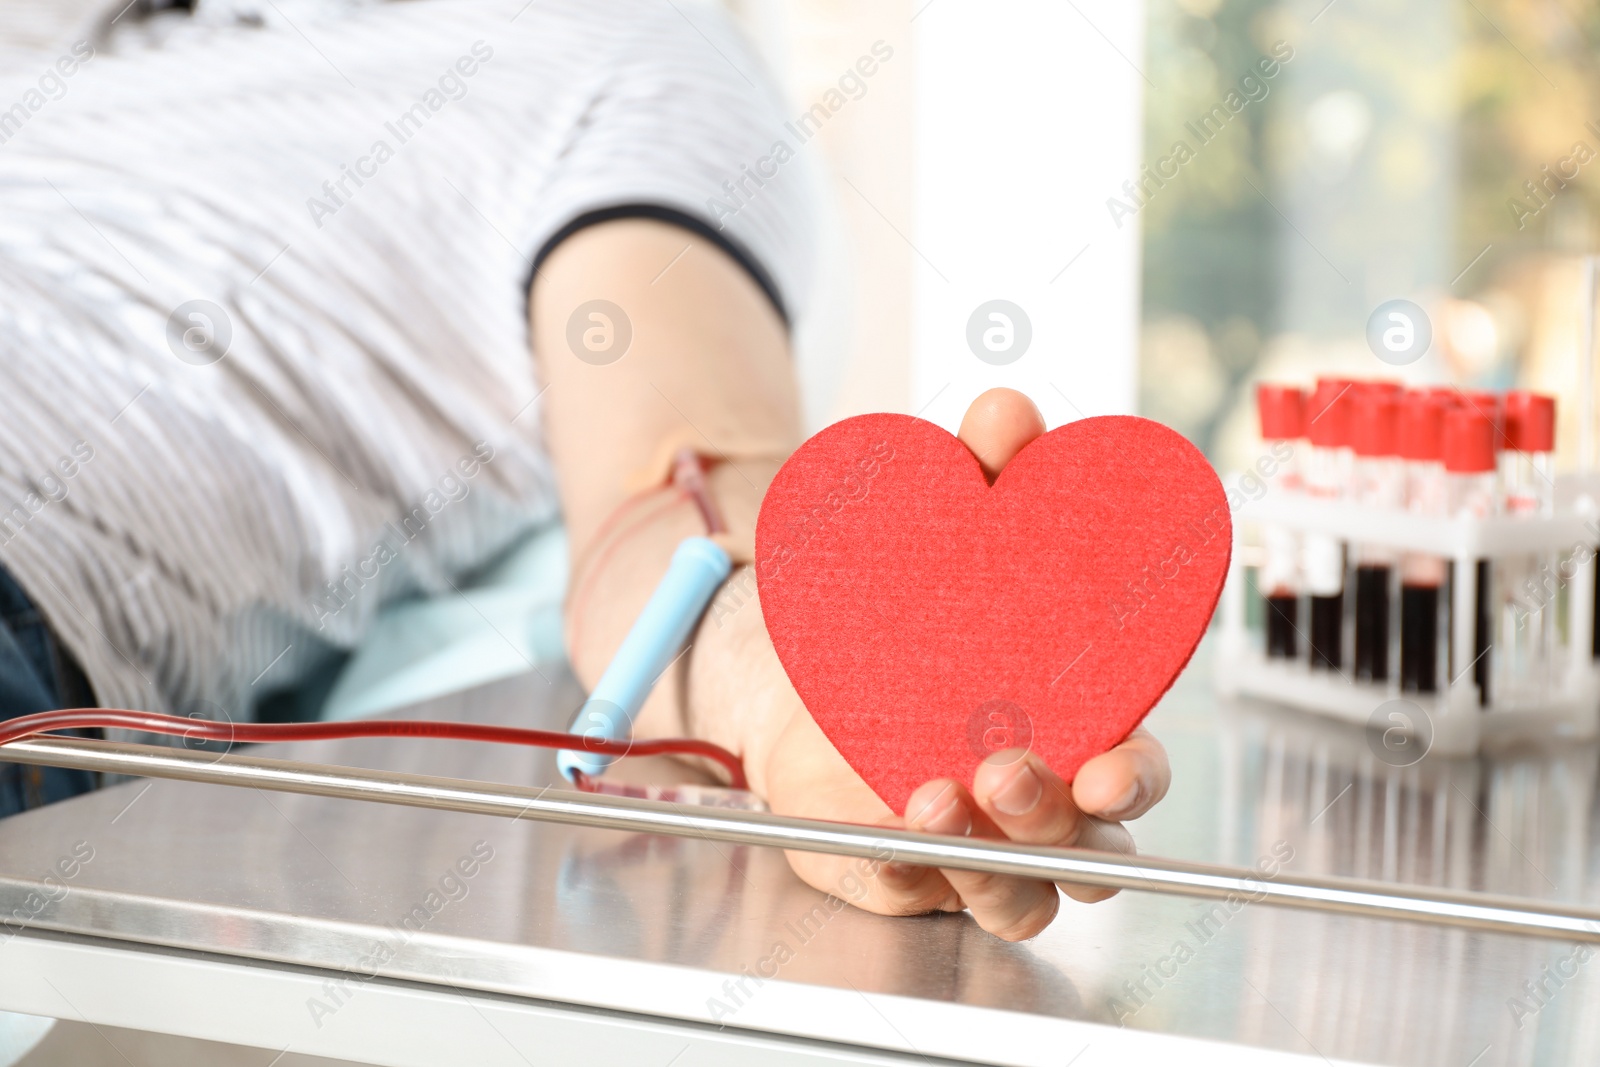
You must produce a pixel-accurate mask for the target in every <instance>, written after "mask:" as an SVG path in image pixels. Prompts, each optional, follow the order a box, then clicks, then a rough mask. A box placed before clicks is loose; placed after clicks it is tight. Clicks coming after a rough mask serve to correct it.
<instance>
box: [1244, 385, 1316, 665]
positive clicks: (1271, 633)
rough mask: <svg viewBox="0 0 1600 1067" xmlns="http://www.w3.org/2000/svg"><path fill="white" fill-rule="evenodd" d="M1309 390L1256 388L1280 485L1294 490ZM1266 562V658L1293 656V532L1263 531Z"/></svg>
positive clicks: (1296, 562)
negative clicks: (1296, 456)
mask: <svg viewBox="0 0 1600 1067" xmlns="http://www.w3.org/2000/svg"><path fill="white" fill-rule="evenodd" d="M1305 399H1306V398H1305V393H1304V392H1302V391H1301V390H1300V388H1299V387H1298V386H1293V385H1269V384H1267V383H1265V382H1263V383H1262V384H1260V385H1258V386H1256V414H1257V416H1258V417H1259V419H1260V422H1261V440H1262V442H1263V443H1264V444H1266V445H1268V446H1270V447H1271V448H1272V451H1273V454H1274V456H1275V457H1279V456H1280V455H1281V456H1282V462H1281V469H1280V473H1279V475H1278V477H1279V479H1280V481H1279V485H1280V486H1282V487H1283V488H1284V489H1285V490H1287V491H1290V492H1294V491H1297V490H1299V488H1300V476H1299V470H1298V469H1297V467H1296V465H1295V462H1294V442H1295V441H1297V440H1299V439H1300V438H1301V437H1303V436H1305ZM1261 542H1262V560H1261V569H1260V571H1259V572H1258V575H1257V581H1256V584H1257V586H1258V587H1259V588H1260V590H1261V596H1262V601H1263V603H1262V607H1263V608H1264V611H1263V616H1264V619H1265V622H1264V626H1265V629H1266V644H1267V656H1268V657H1269V658H1272V659H1294V658H1295V656H1296V654H1297V653H1298V649H1299V642H1298V641H1297V640H1296V636H1297V635H1298V633H1299V631H1300V624H1299V614H1300V609H1299V605H1300V559H1299V544H1298V542H1297V539H1296V538H1295V535H1294V532H1293V531H1291V530H1286V529H1284V528H1283V527H1281V526H1265V527H1263V528H1262V531H1261Z"/></svg>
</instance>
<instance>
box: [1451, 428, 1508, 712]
mask: <svg viewBox="0 0 1600 1067" xmlns="http://www.w3.org/2000/svg"><path fill="white" fill-rule="evenodd" d="M1494 438H1495V425H1494V420H1493V418H1492V417H1491V416H1490V415H1489V414H1488V413H1486V412H1485V411H1484V410H1483V409H1482V407H1481V406H1479V405H1465V404H1464V405H1461V406H1459V407H1454V408H1451V409H1450V410H1449V411H1447V412H1445V416H1444V434H1443V446H1442V451H1443V453H1444V469H1445V471H1446V472H1447V482H1448V484H1447V492H1448V498H1447V506H1448V508H1449V511H1450V514H1451V515H1455V516H1458V517H1459V516H1467V515H1470V516H1475V517H1478V518H1486V517H1488V516H1490V515H1493V514H1495V513H1496V512H1497V511H1498V510H1499V508H1498V501H1497V499H1496V479H1495V458H1494ZM1451 567H1452V569H1453V568H1454V567H1455V564H1454V563H1452V564H1451ZM1476 570H1477V579H1478V589H1477V597H1476V599H1475V602H1474V604H1473V610H1474V618H1473V625H1472V656H1473V658H1472V661H1471V664H1470V666H1471V669H1472V680H1473V682H1474V683H1475V684H1476V685H1477V687H1478V702H1479V703H1480V704H1484V705H1487V704H1488V703H1489V696H1490V693H1489V678H1490V673H1489V665H1490V661H1491V659H1492V653H1491V652H1490V649H1489V634H1490V632H1491V617H1490V610H1489V605H1490V604H1491V603H1492V600H1491V593H1492V590H1491V588H1490V586H1491V581H1492V575H1491V573H1490V567H1489V561H1488V560H1478V561H1477V567H1476ZM1461 579H1462V576H1461V575H1453V577H1452V582H1454V581H1459V580H1461ZM1467 667H1468V665H1467V664H1459V663H1452V664H1451V668H1450V669H1451V672H1452V674H1459V673H1460V672H1462V671H1464V670H1466V669H1467Z"/></svg>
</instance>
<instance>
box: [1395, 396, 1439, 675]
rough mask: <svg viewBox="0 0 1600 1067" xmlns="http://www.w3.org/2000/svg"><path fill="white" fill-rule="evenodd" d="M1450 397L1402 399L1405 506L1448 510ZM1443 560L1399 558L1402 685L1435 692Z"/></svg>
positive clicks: (1431, 512)
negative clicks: (1444, 437) (1445, 426)
mask: <svg viewBox="0 0 1600 1067" xmlns="http://www.w3.org/2000/svg"><path fill="white" fill-rule="evenodd" d="M1445 403H1446V401H1445V400H1443V399H1442V398H1440V397H1437V396H1434V395H1431V394H1429V393H1426V392H1412V393H1407V394H1406V395H1405V396H1404V398H1403V399H1402V400H1401V402H1400V416H1399V426H1398V433H1397V438H1398V446H1399V451H1400V458H1401V460H1402V461H1403V462H1404V463H1405V479H1406V489H1405V497H1406V510H1407V511H1408V512H1410V513H1411V514H1413V515H1422V516H1428V517H1441V516H1443V515H1444V514H1445V507H1446V501H1445V470H1444V458H1443V453H1442V451H1441V446H1442V441H1441V431H1442V423H1443V418H1444V409H1445ZM1444 579H1445V560H1444V558H1443V557H1441V556H1436V555H1433V554H1431V553H1427V552H1407V553H1405V554H1404V555H1402V556H1401V557H1400V688H1401V689H1402V690H1404V691H1406V692H1411V693H1433V692H1436V691H1437V690H1438V688H1439V663H1440V662H1441V660H1440V657H1439V633H1440V630H1439V608H1440V604H1439V590H1440V589H1441V588H1442V587H1443V585H1444Z"/></svg>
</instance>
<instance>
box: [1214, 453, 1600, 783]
mask: <svg viewBox="0 0 1600 1067" xmlns="http://www.w3.org/2000/svg"><path fill="white" fill-rule="evenodd" d="M1597 488H1600V487H1597V486H1596V485H1595V484H1594V479H1593V477H1592V476H1574V477H1571V478H1562V479H1558V481H1557V486H1556V500H1557V502H1558V510H1557V512H1556V514H1555V515H1553V516H1548V517H1532V516H1516V517H1511V516H1491V517H1487V518H1469V517H1460V518H1431V517H1425V516H1419V515H1416V514H1413V513H1410V512H1407V511H1405V510H1404V509H1385V508H1377V507H1372V506H1367V505H1362V504H1356V503H1352V502H1349V501H1329V500H1319V499H1316V498H1313V497H1310V496H1307V495H1305V494H1303V493H1297V492H1292V491H1287V490H1285V489H1284V488H1282V487H1281V486H1279V485H1272V484H1269V485H1268V487H1267V489H1266V491H1265V492H1264V493H1263V494H1262V495H1261V496H1260V497H1259V498H1257V499H1255V500H1249V501H1246V502H1244V503H1242V504H1241V505H1240V506H1239V507H1238V509H1237V510H1236V511H1235V512H1234V516H1233V529H1234V552H1233V562H1232V564H1231V566H1230V568H1229V573H1228V578H1227V583H1226V585H1225V586H1224V589H1223V594H1222V602H1221V606H1220V609H1219V627H1220V633H1219V635H1218V647H1217V658H1216V669H1215V675H1214V677H1215V682H1216V686H1217V689H1218V691H1219V692H1220V693H1222V694H1224V695H1229V696H1248V697H1256V698H1260V699H1265V700H1269V701H1272V702H1274V703H1278V704H1284V705H1288V706H1290V707H1294V708H1299V709H1302V710H1306V711H1311V712H1317V713H1321V714H1323V715H1328V716H1332V717H1334V718H1338V719H1343V720H1347V721H1349V722H1353V723H1358V724H1361V725H1368V724H1370V723H1372V722H1374V721H1375V719H1374V715H1375V713H1377V712H1378V711H1379V709H1380V708H1382V706H1383V705H1384V704H1386V703H1387V702H1388V701H1390V700H1395V699H1400V698H1404V699H1405V700H1408V701H1410V702H1411V703H1413V704H1415V705H1416V706H1417V707H1419V708H1420V709H1421V710H1422V712H1423V713H1424V715H1425V717H1426V720H1425V722H1424V723H1418V724H1415V725H1416V727H1417V728H1416V729H1414V730H1413V729H1411V728H1410V724H1408V723H1406V722H1405V721H1404V717H1403V716H1402V717H1400V718H1397V719H1393V720H1390V719H1387V718H1384V719H1383V721H1382V725H1383V727H1384V728H1386V729H1387V728H1390V727H1391V726H1398V727H1399V728H1401V729H1404V730H1407V732H1410V733H1414V734H1415V735H1416V736H1418V737H1419V738H1420V737H1421V736H1422V735H1423V733H1424V731H1426V732H1428V733H1430V734H1431V738H1428V739H1427V740H1428V743H1429V745H1430V751H1433V752H1436V753H1438V754H1440V755H1469V754H1472V753H1474V752H1477V751H1478V750H1479V749H1480V748H1481V747H1483V746H1485V745H1489V744H1496V743H1500V742H1507V741H1515V740H1519V739H1531V738H1537V737H1549V736H1559V737H1572V738H1590V737H1594V736H1596V733H1597V732H1600V668H1597V666H1596V663H1595V661H1594V659H1593V657H1592V656H1591V654H1590V650H1591V648H1592V643H1593V635H1594V619H1595V616H1594V608H1595V605H1594V595H1595V575H1594V568H1595V565H1596V561H1595V552H1594V549H1595V548H1596V542H1597V540H1600V539H1597V537H1596V533H1595V530H1596V523H1597V521H1600V520H1597V519H1596V515H1597V514H1600V507H1597V502H1600V492H1597V491H1596V490H1597ZM1268 526H1276V527H1279V528H1281V529H1285V530H1289V531H1291V532H1293V533H1295V534H1298V535H1303V534H1307V533H1316V534H1323V535H1329V536H1333V537H1337V538H1339V539H1340V540H1342V541H1344V542H1345V543H1346V544H1351V545H1354V544H1365V545H1377V546H1382V547H1386V548H1390V549H1394V550H1397V551H1409V552H1425V553H1429V554H1431V555H1435V556H1439V557H1442V558H1444V559H1448V560H1452V561H1453V562H1454V563H1455V566H1454V568H1453V572H1454V576H1455V577H1454V579H1453V587H1452V588H1451V589H1450V615H1449V618H1450V628H1449V631H1448V633H1447V635H1446V640H1447V642H1448V645H1449V650H1450V655H1449V657H1448V660H1447V663H1448V668H1447V678H1446V679H1445V683H1446V684H1444V685H1443V686H1442V687H1441V688H1440V689H1439V691H1438V692H1434V693H1420V692H1402V691H1401V688H1400V682H1399V680H1398V677H1391V678H1390V679H1389V680H1388V681H1387V682H1366V681H1358V680H1356V679H1355V678H1354V677H1353V675H1352V674H1351V672H1350V671H1349V669H1348V667H1347V668H1346V669H1344V670H1343V671H1342V672H1341V671H1330V670H1314V669H1312V668H1311V667H1310V665H1309V664H1308V662H1306V661H1305V659H1304V657H1302V658H1300V659H1296V660H1286V659H1271V658H1268V657H1267V655H1266V654H1265V651H1264V650H1263V648H1262V647H1261V645H1260V643H1259V642H1258V641H1257V640H1256V639H1255V637H1254V636H1253V635H1252V633H1251V632H1250V629H1249V626H1248V619H1247V603H1246V599H1247V596H1248V595H1249V594H1248V582H1247V581H1246V573H1245V572H1246V570H1247V568H1248V567H1249V566H1250V561H1251V556H1252V553H1251V551H1250V547H1249V546H1250V545H1251V543H1252V542H1251V540H1250V539H1249V538H1248V535H1249V534H1250V533H1252V532H1254V531H1257V530H1259V529H1261V528H1262V527H1268ZM1580 546H1587V548H1588V549H1589V551H1586V552H1577V553H1575V551H1574V550H1575V549H1578V548H1579V547H1580ZM1527 556H1538V557H1549V558H1552V559H1555V560H1558V561H1569V562H1570V563H1571V567H1569V568H1567V569H1566V570H1565V571H1564V572H1563V580H1562V581H1561V587H1562V595H1561V596H1560V597H1558V598H1553V600H1552V602H1551V603H1549V604H1548V605H1546V606H1545V608H1544V610H1549V611H1556V612H1559V613H1560V614H1559V616H1558V619H1557V627H1558V629H1559V631H1560V632H1561V633H1562V634H1563V635H1564V636H1565V640H1564V641H1563V642H1562V643H1561V644H1562V646H1563V647H1564V649H1565V653H1564V655H1563V656H1562V657H1561V661H1560V662H1558V663H1556V664H1555V665H1554V668H1553V674H1552V677H1551V679H1550V683H1551V684H1550V685H1549V687H1548V690H1547V693H1546V695H1545V698H1544V699H1540V700H1528V699H1526V698H1525V697H1523V698H1513V697H1497V694H1496V692H1495V690H1496V686H1495V685H1494V684H1493V681H1492V680H1491V684H1490V686H1489V698H1488V703H1486V704H1485V703H1481V702H1480V695H1479V690H1478V686H1477V685H1476V683H1475V681H1474V678H1473V671H1472V670H1471V666H1472V664H1473V663H1474V660H1475V654H1474V651H1473V649H1474V646H1475V635H1474V624H1475V620H1476V599H1477V592H1478V591H1477V567H1476V566H1475V564H1476V563H1477V562H1478V561H1479V560H1489V561H1490V562H1491V563H1493V562H1494V561H1496V560H1499V559H1506V558H1510V557H1527ZM1349 588H1350V583H1349V582H1348V581H1347V583H1346V589H1347V590H1348V589H1349ZM1347 595H1348V594H1347ZM1397 629H1398V628H1397V627H1393V626H1391V627H1390V630H1391V633H1393V632H1395V631H1397ZM1345 662H1346V663H1348V662H1349V660H1348V658H1346V660H1345ZM1490 663H1491V666H1490V673H1491V679H1492V677H1493V671H1494V665H1493V656H1492V649H1491V657H1490ZM1394 673H1395V674H1396V675H1397V674H1398V672H1394Z"/></svg>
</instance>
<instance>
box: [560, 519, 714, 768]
mask: <svg viewBox="0 0 1600 1067" xmlns="http://www.w3.org/2000/svg"><path fill="white" fill-rule="evenodd" d="M732 570H733V561H732V560H730V559H729V558H728V554H727V553H726V552H724V551H723V550H722V549H721V547H719V546H718V545H717V543H716V542H715V541H712V540H709V539H708V538H704V537H690V538H686V539H685V540H684V541H683V543H682V544H680V545H679V546H678V549H677V551H675V552H674V553H673V554H672V563H671V565H670V566H668V567H667V573H666V574H665V575H664V576H663V577H662V579H661V584H660V585H657V586H656V591H655V592H654V593H651V594H650V600H649V602H648V603H647V604H645V606H644V610H643V611H641V612H639V617H638V618H637V619H635V620H634V623H633V629H631V630H629V631H628V636H627V637H625V638H623V640H622V646H621V647H620V648H618V649H617V654H616V655H615V656H613V657H611V665H610V666H608V667H607V668H606V672H605V673H604V674H603V675H601V676H600V681H599V682H597V683H596V684H595V687H594V690H593V691H592V692H591V693H590V694H589V699H588V700H586V701H584V704H583V707H581V708H579V709H578V716H577V718H575V719H574V720H573V721H572V728H571V730H570V732H571V733H575V734H582V735H583V736H584V737H587V738H597V739H606V740H611V741H622V740H625V739H626V738H628V737H629V736H630V735H631V734H632V733H633V720H634V717H635V716H637V715H638V714H639V708H640V706H641V705H643V704H644V701H645V697H647V696H649V695H650V690H651V689H653V688H654V687H655V684H656V679H658V678H660V677H661V674H662V672H664V671H665V670H666V669H667V667H668V666H670V665H671V663H672V661H673V659H674V658H676V657H677V655H678V653H679V652H680V651H681V650H682V649H683V643H684V642H685V641H687V640H688V639H689V634H690V633H691V632H693V630H694V628H695V624H696V623H698V622H699V621H700V616H701V615H703V614H705V610H706V606H707V605H709V604H710V603H711V598H712V597H713V596H715V595H716V592H717V589H718V588H719V587H720V586H721V585H722V583H723V582H725V581H727V579H728V574H729V573H730V572H731V571H732ZM612 759H613V757H611V756H602V755H599V754H597V753H594V752H575V751H573V750H572V749H562V750H561V751H560V752H558V753H556V767H557V768H559V769H560V771H561V773H562V774H563V775H565V776H566V778H567V780H568V781H572V780H573V774H574V772H575V771H582V772H583V773H584V774H587V775H590V776H593V775H597V774H600V773H602V772H604V771H605V769H606V768H607V767H609V766H611V761H612Z"/></svg>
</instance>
